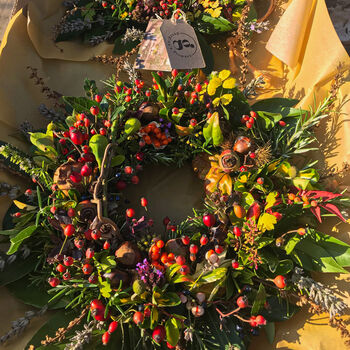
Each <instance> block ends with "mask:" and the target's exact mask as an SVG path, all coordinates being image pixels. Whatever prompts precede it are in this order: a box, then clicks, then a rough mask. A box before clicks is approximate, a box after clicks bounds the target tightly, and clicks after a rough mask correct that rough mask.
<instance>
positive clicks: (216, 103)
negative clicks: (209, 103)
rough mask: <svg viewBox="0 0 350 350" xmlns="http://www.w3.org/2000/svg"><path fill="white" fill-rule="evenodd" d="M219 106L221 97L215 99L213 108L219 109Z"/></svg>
mask: <svg viewBox="0 0 350 350" xmlns="http://www.w3.org/2000/svg"><path fill="white" fill-rule="evenodd" d="M219 104H220V97H217V98H215V99H214V101H213V106H214V107H217V106H218V105H219Z"/></svg>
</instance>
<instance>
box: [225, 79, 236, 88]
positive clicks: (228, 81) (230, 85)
mask: <svg viewBox="0 0 350 350" xmlns="http://www.w3.org/2000/svg"><path fill="white" fill-rule="evenodd" d="M235 86H236V79H235V78H229V79H226V80H225V81H224V83H223V84H222V87H223V88H224V89H233V88H234V87H235Z"/></svg>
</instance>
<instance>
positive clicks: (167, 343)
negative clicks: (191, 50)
mask: <svg viewBox="0 0 350 350" xmlns="http://www.w3.org/2000/svg"><path fill="white" fill-rule="evenodd" d="M175 16H176V15H175ZM175 16H174V17H175ZM177 16H179V15H177ZM175 19H176V18H175ZM166 346H167V347H168V349H176V346H172V345H171V344H170V343H169V342H166Z"/></svg>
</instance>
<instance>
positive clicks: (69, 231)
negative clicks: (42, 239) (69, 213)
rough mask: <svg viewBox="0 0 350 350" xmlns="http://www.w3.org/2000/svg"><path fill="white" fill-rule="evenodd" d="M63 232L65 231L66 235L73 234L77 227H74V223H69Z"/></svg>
mask: <svg viewBox="0 0 350 350" xmlns="http://www.w3.org/2000/svg"><path fill="white" fill-rule="evenodd" d="M63 233H64V235H65V236H67V237H71V236H73V235H74V233H75V228H74V226H73V225H72V224H68V225H67V226H66V227H65V228H64V230H63Z"/></svg>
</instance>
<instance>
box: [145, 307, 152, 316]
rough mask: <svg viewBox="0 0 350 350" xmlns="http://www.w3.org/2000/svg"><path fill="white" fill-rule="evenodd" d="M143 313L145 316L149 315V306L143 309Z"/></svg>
mask: <svg viewBox="0 0 350 350" xmlns="http://www.w3.org/2000/svg"><path fill="white" fill-rule="evenodd" d="M143 314H144V315H145V317H150V316H151V309H150V308H149V307H146V308H145V310H144V311H143Z"/></svg>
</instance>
